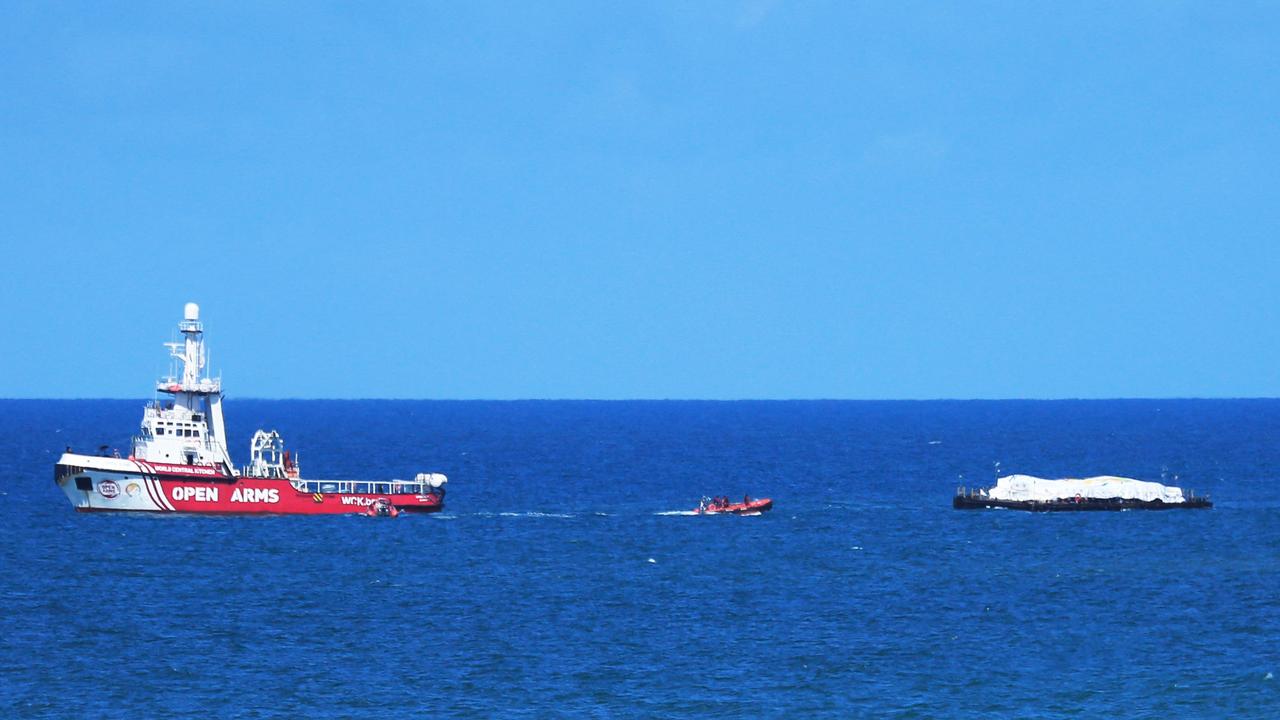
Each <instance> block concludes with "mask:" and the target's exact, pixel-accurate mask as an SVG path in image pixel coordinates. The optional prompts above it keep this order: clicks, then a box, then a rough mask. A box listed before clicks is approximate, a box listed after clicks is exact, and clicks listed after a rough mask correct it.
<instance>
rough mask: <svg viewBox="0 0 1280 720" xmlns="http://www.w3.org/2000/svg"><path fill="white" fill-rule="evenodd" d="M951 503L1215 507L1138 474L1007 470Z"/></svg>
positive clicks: (1040, 507) (1050, 508)
mask: <svg viewBox="0 0 1280 720" xmlns="http://www.w3.org/2000/svg"><path fill="white" fill-rule="evenodd" d="M951 506H952V507H953V508H955V509H957V510H980V509H984V508H1006V509H1009V510H1029V511H1032V512H1077V511H1082V510H1194V509H1202V508H1211V507H1213V502H1212V501H1210V500H1209V498H1208V497H1203V496H1197V495H1196V494H1195V491H1194V490H1192V491H1190V492H1187V491H1184V490H1183V489H1182V488H1179V487H1173V486H1170V485H1163V484H1161V483H1157V482H1150V481H1145V480H1135V479H1133V478H1124V477H1116V476H1113V475H1102V476H1098V477H1090V478H1083V479H1071V478H1067V479H1061V480H1046V479H1045V478H1038V477H1034V476H1031V475H1006V476H1005V477H1002V478H998V479H997V480H996V484H995V486H993V487H989V488H974V489H970V488H963V487H961V488H957V489H956V494H955V497H954V498H953V499H952V501H951Z"/></svg>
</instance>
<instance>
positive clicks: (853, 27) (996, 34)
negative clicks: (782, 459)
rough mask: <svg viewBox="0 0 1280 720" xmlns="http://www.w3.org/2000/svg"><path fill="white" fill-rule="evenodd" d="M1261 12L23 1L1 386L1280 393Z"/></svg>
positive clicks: (1271, 87) (233, 392)
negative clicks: (183, 369)
mask: <svg viewBox="0 0 1280 720" xmlns="http://www.w3.org/2000/svg"><path fill="white" fill-rule="evenodd" d="M1278 37H1280V6H1277V5H1276V4H1273V3H1256V4H1253V3H1243V2H1241V3H1208V2H1206V3H1196V2H1152V3H1143V2H1128V3H1119V4H1115V3H1056V4H1051V3H1025V2H1007V3H1004V2H1002V3H955V4H944V3H932V2H930V3H912V2H877V3H856V2H829V3H828V2H816V1H815V2H804V3H787V2H752V1H746V2H706V3H683V2H678V3H669V4H650V3H625V4H624V3H592V2H584V3H494V4H486V3H478V2H477V3H438V4H436V3H431V4H428V3H406V4H387V3H383V4H362V5H359V6H357V5H355V4H350V5H326V4H320V3H295V4H281V3H246V4H234V3H208V4H201V3H155V4H147V3H120V4H105V3H84V4H74V3H70V4H52V3H25V4H20V3H6V4H4V5H0V44H2V47H3V52H0V239H2V243H3V248H4V251H3V254H2V255H0V396H3V397H103V396H110V397H143V396H147V395H149V387H150V382H151V380H152V379H153V376H155V375H158V374H160V373H161V372H162V371H163V370H165V369H166V367H167V362H166V360H165V354H164V352H165V351H164V349H163V348H162V347H161V346H160V344H159V343H161V342H163V341H165V340H168V339H169V338H170V335H171V334H172V332H173V326H174V324H175V323H176V321H177V320H178V317H179V315H180V312H181V307H182V303H183V302H186V301H188V300H194V301H197V302H199V303H200V304H201V305H202V307H203V308H204V317H205V320H206V326H207V329H208V331H209V341H210V346H211V350H212V360H213V364H214V366H215V367H216V368H217V369H219V370H221V372H222V375H223V377H224V381H225V383H226V387H227V391H228V395H229V396H231V397H235V396H241V397H245V396H256V397H411V398H564V397H570V398H812V397H821V398H934V397H951V398H970V397H998V398H1005V397H1038V398H1054V397H1163V396H1276V395H1280V373H1278V372H1277V368H1280V340H1278V336H1277V324H1276V308H1277V306H1278V302H1277V301H1280V289H1278V286H1277V279H1278V278H1280V247H1277V241H1278V240H1280V233H1278V232H1277V231H1278V230H1280V202H1278V200H1280V197H1278V193H1277V190H1278V189H1280V185H1278V183H1277V181H1278V180H1280V177H1278V174H1280V162H1278V160H1280V152H1278V151H1280V72H1278V71H1280V51H1277V49H1276V48H1277V44H1276V39H1277V38H1278Z"/></svg>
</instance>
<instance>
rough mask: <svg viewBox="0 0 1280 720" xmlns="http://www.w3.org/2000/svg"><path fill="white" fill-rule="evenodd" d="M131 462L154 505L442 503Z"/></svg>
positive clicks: (349, 510)
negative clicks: (305, 487)
mask: <svg viewBox="0 0 1280 720" xmlns="http://www.w3.org/2000/svg"><path fill="white" fill-rule="evenodd" d="M133 462H134V463H135V464H136V465H137V466H138V467H139V468H140V469H141V470H142V471H143V474H142V476H141V477H140V478H139V480H140V481H141V484H140V490H139V492H141V493H145V497H146V498H148V499H150V500H151V502H152V503H153V504H154V505H155V506H156V507H157V509H160V510H163V511H168V512H178V513H195V514H202V515H209V514H213V515H221V514H235V515H269V514H270V515H340V514H355V513H364V512H365V511H367V510H368V509H369V507H370V506H372V505H373V504H374V503H375V502H376V501H377V500H378V499H380V498H384V499H386V500H388V501H390V503H391V505H392V506H393V507H394V508H395V509H396V510H398V511H400V512H423V513H429V512H438V511H440V510H442V509H444V496H443V494H442V493H426V494H397V493H352V492H328V493H325V492H308V491H305V490H299V489H298V488H296V487H294V486H293V484H292V483H291V482H290V481H289V480H286V479H283V478H253V477H238V476H234V475H229V474H227V473H226V471H225V470H224V469H222V468H219V467H217V466H213V465H169V464H165V463H152V462H146V461H143V460H136V459H135V460H133ZM124 482H125V481H121V483H118V484H122V483H124ZM80 509H82V510H111V509H112V508H96V507H95V508H80ZM122 509H123V508H122Z"/></svg>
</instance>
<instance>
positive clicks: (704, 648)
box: [0, 398, 1280, 718]
mask: <svg viewBox="0 0 1280 720" xmlns="http://www.w3.org/2000/svg"><path fill="white" fill-rule="evenodd" d="M226 411H227V421H228V425H229V428H228V429H229V431H230V434H231V440H232V453H233V456H234V457H235V458H236V459H237V460H238V461H243V460H244V458H245V457H246V455H247V448H248V440H249V436H250V435H251V434H252V432H253V431H254V430H255V429H257V428H258V427H267V428H276V429H279V430H280V431H281V432H282V433H283V434H284V436H285V440H286V442H287V443H288V444H289V447H291V448H292V449H294V450H296V451H298V452H300V460H301V464H302V469H303V473H304V475H306V476H308V477H341V478H348V477H359V478H387V477H411V476H412V474H413V473H415V472H418V471H427V470H433V471H440V472H444V473H447V474H448V475H449V478H450V483H449V495H448V498H447V507H446V510H445V512H443V513H441V514H439V515H435V516H419V517H402V518H399V519H395V520H385V519H384V520H373V519H366V518H360V517H354V516H353V517H331V518H318V517H307V518H299V517H249V518H210V517H172V516H170V517H157V516H142V515H82V514H77V513H75V512H74V511H73V510H72V509H71V507H70V504H69V503H68V502H67V500H66V499H65V498H64V497H63V496H62V494H61V493H60V492H59V491H58V490H57V489H56V488H55V486H54V485H53V482H52V473H53V470H52V466H53V462H54V460H55V458H56V457H57V455H58V453H59V452H60V451H61V450H62V449H63V447H64V446H66V445H72V446H74V447H76V448H78V449H80V448H84V449H87V448H96V447H97V446H98V445H99V444H102V443H107V444H112V445H116V446H119V447H122V448H123V447H124V446H125V444H126V441H127V437H128V436H129V435H130V434H131V433H132V432H133V431H134V429H135V428H136V427H137V422H138V420H139V418H140V413H141V402H140V401H52V402H44V401H0V469H2V470H3V475H2V476H0V500H2V501H3V502H0V518H2V522H3V528H4V531H5V534H4V542H3V543H2V544H0V566H2V568H0V611H2V612H0V638H2V640H0V717H5V718H8V717H15V718H17V717H23V718H25V717H33V718H63V717H67V718H139V717H180V718H182V717H190V718H209V717H217V718H221V717H229V718H271V717H310V718H382V717H408V716H430V717H474V718H491V717H493V718H544V717H590V718H614V717H619V718H627V717H637V718H650V717H699V718H704V717H705V718H717V717H724V718H741V717H788V718H794V717H840V718H847V717H895V718H935V717H961V718H963V717H975V718H976V717H992V716H1002V717H1020V718H1051V717H1098V716H1115V717H1125V718H1142V717H1152V718H1154V717H1159V718H1170V717H1176V718H1182V717H1223V718H1228V717H1229V718H1274V717H1280V679H1277V677H1276V676H1277V675H1280V401H1273V400H1256V401H1248V400H1236V401H1195V400H1180V401H1166V400H1161V401H1097V402H1093V401H1063V402H1021V401H1014V402H1003V401H1002V402H777V403H775V402H730V403H715V402H509V403H508V402H417V401H352V402H329V401H255V400H239V399H234V398H233V399H230V400H228V401H227V403H226ZM996 462H999V463H1000V469H1001V471H1002V472H1026V473H1033V474H1038V475H1044V476H1066V475H1073V476H1081V475H1093V474H1119V475H1128V476H1133V477H1140V478H1145V479H1154V480H1159V479H1161V477H1162V476H1163V477H1166V478H1168V479H1169V481H1170V482H1172V480H1173V478H1174V477H1175V476H1176V477H1177V478H1178V480H1177V482H1178V484H1180V485H1183V486H1184V487H1189V488H1194V489H1195V490H1196V492H1197V493H1209V494H1210V495H1211V496H1212V497H1213V499H1214V500H1215V502H1216V507H1215V508H1214V509H1212V510H1208V511H1190V512H1159V513H1156V512H1146V513H1144V512H1123V513H1069V514H1030V513H1020V512H1014V511H956V510H952V509H951V506H950V501H951V496H952V494H953V492H954V491H955V488H956V487H957V486H959V485H969V486H974V485H986V484H990V482H991V481H992V478H993V476H994V472H995V466H994V463H996ZM744 493H750V494H751V495H752V496H753V497H755V496H759V497H772V498H773V499H774V501H775V503H776V509H775V510H774V511H773V512H772V513H767V514H764V515H761V516H758V517H693V516H688V515H680V514H672V513H674V512H676V511H680V510H686V509H689V508H692V507H693V506H694V505H695V504H696V503H697V500H698V498H699V496H701V495H704V494H707V495H716V494H724V495H729V496H731V497H736V496H740V495H742V494H744Z"/></svg>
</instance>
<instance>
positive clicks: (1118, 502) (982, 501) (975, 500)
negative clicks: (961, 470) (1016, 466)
mask: <svg viewBox="0 0 1280 720" xmlns="http://www.w3.org/2000/svg"><path fill="white" fill-rule="evenodd" d="M951 506H952V507H953V508H955V509H956V510H985V509H990V508H1007V509H1009V510H1026V511H1028V512H1086V511H1098V510H1102V511H1105V510H1111V511H1117V510H1198V509H1204V508H1211V507H1213V503H1212V502H1210V501H1208V500H1206V499H1204V498H1199V497H1195V498H1188V499H1186V500H1184V501H1183V502H1180V503H1167V502H1161V501H1159V500H1152V501H1150V502H1146V501H1142V500H1126V499H1122V498H1083V499H1081V500H1080V501H1078V502H1077V501H1076V500H1070V499H1068V500H1052V501H1048V502H1039V501H1035V500H995V499H992V498H983V497H975V496H972V495H957V496H955V499H954V500H952V502H951Z"/></svg>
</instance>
